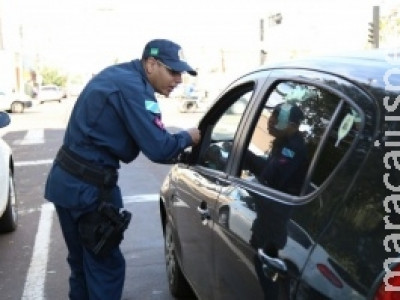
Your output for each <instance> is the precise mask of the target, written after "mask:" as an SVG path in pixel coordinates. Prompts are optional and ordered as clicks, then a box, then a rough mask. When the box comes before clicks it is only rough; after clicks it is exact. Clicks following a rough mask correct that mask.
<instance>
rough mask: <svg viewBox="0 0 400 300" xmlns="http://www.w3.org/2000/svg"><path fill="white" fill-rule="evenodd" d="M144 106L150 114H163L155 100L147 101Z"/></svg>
mask: <svg viewBox="0 0 400 300" xmlns="http://www.w3.org/2000/svg"><path fill="white" fill-rule="evenodd" d="M144 105H145V107H146V110H148V111H149V112H152V113H153V114H161V110H160V106H159V105H158V103H157V102H155V101H153V100H145V101H144Z"/></svg>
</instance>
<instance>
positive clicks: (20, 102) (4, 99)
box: [0, 90, 32, 113]
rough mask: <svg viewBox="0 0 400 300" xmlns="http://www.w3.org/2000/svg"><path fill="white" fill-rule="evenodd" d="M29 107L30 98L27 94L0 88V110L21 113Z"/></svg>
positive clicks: (30, 104)
mask: <svg viewBox="0 0 400 300" xmlns="http://www.w3.org/2000/svg"><path fill="white" fill-rule="evenodd" d="M29 107H32V100H31V99H29V97H28V96H27V95H24V94H21V93H15V92H11V91H10V92H6V91H2V90H0V110H5V111H10V112H12V113H22V112H24V110H25V108H29Z"/></svg>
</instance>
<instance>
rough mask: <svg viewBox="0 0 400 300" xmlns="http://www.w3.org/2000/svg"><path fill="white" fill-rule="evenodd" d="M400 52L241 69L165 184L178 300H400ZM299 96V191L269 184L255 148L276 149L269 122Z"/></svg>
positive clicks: (267, 152) (164, 216)
mask: <svg viewBox="0 0 400 300" xmlns="http://www.w3.org/2000/svg"><path fill="white" fill-rule="evenodd" d="M398 57H399V53H390V52H385V51H366V52H360V53H351V54H348V55H345V54H342V55H337V56H325V57H316V58H307V59H303V60H292V61H289V62H284V63H280V64H274V65H271V66H263V67H262V68H259V69H257V70H254V71H252V72H249V73H247V74H244V75H243V76H241V77H240V78H238V79H237V80H235V81H234V82H232V83H231V84H230V85H229V86H228V87H227V88H226V89H225V90H224V91H223V92H222V94H221V95H220V96H219V97H218V99H217V100H216V101H215V102H214V104H213V106H212V107H211V108H210V109H209V110H208V111H207V112H206V113H205V115H204V116H203V118H202V119H201V120H200V122H199V124H198V128H199V129H200V130H201V133H202V141H201V142H200V144H199V145H196V146H195V147H192V148H191V149H188V150H187V151H185V152H184V153H183V154H182V155H181V156H180V157H179V159H178V162H177V163H176V164H175V165H174V166H173V167H172V168H171V170H170V172H169V173H168V175H167V176H166V178H165V180H164V182H163V184H162V186H161V189H160V216H161V224H162V230H163V233H164V241H165V260H166V267H167V276H168V283H169V288H170V291H171V293H172V294H173V295H174V296H175V297H177V298H179V297H184V296H185V295H190V294H191V293H194V294H195V295H196V296H197V298H198V299H207V300H210V299H272V300H275V299H313V300H314V299H336V300H337V299H346V300H348V299H375V300H379V299H398V298H397V297H398V295H399V294H398V293H400V292H399V291H400V276H399V272H400V265H399V262H400V258H399V250H398V249H399V248H398V232H399V224H400V210H399V208H398V204H397V203H398V200H399V199H400V196H399V193H400V167H399V151H398V149H399V148H398V147H399V145H400V138H399V132H400V122H399V120H400V109H399V106H400V102H399V98H398V92H399V90H400V74H399V73H398V72H397V71H396V70H398V69H396V64H395V62H396V59H397V58H398ZM236 103H240V105H236V106H235V104H236ZM288 104H290V106H289V107H292V105H295V106H297V107H298V108H300V109H301V110H302V112H303V113H304V120H303V121H302V123H301V124H300V126H299V128H300V132H301V135H302V138H303V139H304V145H305V147H306V148H305V152H306V153H307V156H308V159H306V160H304V166H305V173H304V174H305V175H304V176H303V177H302V178H301V180H299V179H297V180H296V182H295V183H297V184H298V185H299V190H298V191H297V192H293V193H292V192H288V191H285V190H282V189H281V188H278V187H275V188H274V187H272V185H271V184H269V183H268V182H264V181H262V180H260V179H259V177H257V176H256V174H255V172H253V170H252V169H251V168H250V167H249V164H248V162H247V158H248V155H249V153H250V152H252V153H253V154H256V155H257V156H258V157H260V158H263V159H264V158H265V159H266V160H268V158H269V157H270V156H271V155H272V154H271V149H272V146H271V145H273V143H274V136H273V135H271V133H270V132H269V131H268V122H269V119H270V117H271V114H272V112H273V111H274V109H276V108H277V106H278V105H279V106H280V105H288ZM232 107H234V109H232ZM280 107H281V109H283V108H282V107H283V106H280ZM286 107H287V106H286ZM289 115H290V113H287V114H286V115H285V113H284V114H283V117H282V119H285V118H286V120H290V119H289ZM280 118H281V115H280V114H279V119H280ZM274 149H276V148H274ZM281 154H282V156H285V157H284V158H285V159H282V160H281V161H279V162H278V164H277V166H278V167H277V168H276V172H279V173H280V174H282V176H285V174H286V172H285V170H286V169H285V164H286V163H287V162H288V161H289V160H290V159H294V158H295V157H296V154H297V153H296V152H293V151H291V150H290V149H287V148H283V149H282V150H281ZM258 167H259V168H261V170H262V167H263V164H259V165H258Z"/></svg>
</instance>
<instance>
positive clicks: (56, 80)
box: [40, 67, 67, 87]
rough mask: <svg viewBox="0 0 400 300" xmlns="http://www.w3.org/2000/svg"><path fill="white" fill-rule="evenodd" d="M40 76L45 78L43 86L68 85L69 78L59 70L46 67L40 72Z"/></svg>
mask: <svg viewBox="0 0 400 300" xmlns="http://www.w3.org/2000/svg"><path fill="white" fill-rule="evenodd" d="M40 75H41V76H42V78H43V83H42V84H43V85H45V84H55V85H58V86H62V87H65V85H66V83H67V76H66V75H63V74H61V73H60V72H59V71H58V70H57V69H54V68H51V67H44V68H43V69H42V70H40Z"/></svg>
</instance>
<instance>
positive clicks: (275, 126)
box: [240, 81, 361, 195]
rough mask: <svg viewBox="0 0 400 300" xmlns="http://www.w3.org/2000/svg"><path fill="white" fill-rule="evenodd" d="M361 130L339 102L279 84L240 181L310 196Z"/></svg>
mask: <svg viewBox="0 0 400 300" xmlns="http://www.w3.org/2000/svg"><path fill="white" fill-rule="evenodd" d="M360 126H361V118H360V116H359V114H358V112H357V111H356V109H355V108H353V107H351V106H350V105H349V104H348V103H347V102H345V101H344V100H342V99H340V98H339V97H338V96H336V95H333V94H332V93H329V92H327V91H325V90H323V89H320V88H317V87H315V86H311V85H306V84H299V83H296V82H291V81H288V82H282V83H280V84H278V85H277V86H276V87H275V89H274V90H273V91H272V92H271V93H270V94H269V95H268V96H267V97H266V99H265V105H264V108H263V109H262V111H261V113H260V115H259V117H258V121H257V123H256V125H255V128H254V130H253V131H252V134H251V136H252V137H251V140H250V143H249V145H248V149H247V152H246V154H245V155H244V157H243V161H242V169H241V171H240V176H241V178H245V179H246V180H252V181H256V182H258V183H261V184H263V185H267V186H269V187H272V188H275V189H277V190H280V191H282V192H285V193H288V194H292V195H300V194H305V193H309V192H312V191H313V190H314V189H315V188H317V187H318V186H320V185H321V184H322V183H323V182H324V181H325V180H326V179H327V178H328V177H329V175H330V174H331V173H332V172H333V171H334V169H335V168H336V167H337V166H338V164H339V163H340V161H341V159H342V158H343V157H344V155H345V154H346V152H347V151H348V150H349V148H350V146H351V145H352V143H353V142H354V139H355V137H356V136H357V133H358V131H359V129H360ZM311 161H314V162H315V163H314V164H313V165H314V166H315V168H314V170H311V172H312V173H310V174H311V178H310V181H309V183H306V182H305V181H304V180H305V179H306V176H307V174H308V168H309V166H310V163H311Z"/></svg>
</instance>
